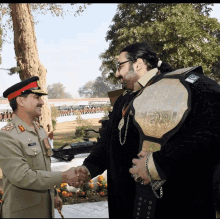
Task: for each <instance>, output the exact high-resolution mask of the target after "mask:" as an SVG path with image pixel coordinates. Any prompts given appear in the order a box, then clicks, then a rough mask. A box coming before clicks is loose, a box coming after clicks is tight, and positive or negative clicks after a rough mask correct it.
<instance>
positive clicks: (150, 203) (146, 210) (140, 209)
mask: <svg viewBox="0 0 220 219" xmlns="http://www.w3.org/2000/svg"><path fill="white" fill-rule="evenodd" d="M156 199H157V198H156V196H155V194H154V193H153V191H152V188H151V186H150V184H148V185H141V184H140V183H138V182H137V183H136V195H135V200H134V210H133V218H137V219H139V218H154V211H155V207H156Z"/></svg>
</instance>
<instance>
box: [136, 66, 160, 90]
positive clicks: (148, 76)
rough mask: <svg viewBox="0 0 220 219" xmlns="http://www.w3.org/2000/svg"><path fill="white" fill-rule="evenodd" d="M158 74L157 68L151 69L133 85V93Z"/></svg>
mask: <svg viewBox="0 0 220 219" xmlns="http://www.w3.org/2000/svg"><path fill="white" fill-rule="evenodd" d="M157 72H158V68H153V69H151V70H150V71H148V72H147V73H146V74H144V75H143V76H142V77H141V78H140V79H139V80H138V81H137V82H136V83H135V84H134V91H137V90H140V89H141V88H142V87H145V85H146V84H147V83H148V82H149V81H150V80H151V78H153V77H154V76H155V75H156V74H157Z"/></svg>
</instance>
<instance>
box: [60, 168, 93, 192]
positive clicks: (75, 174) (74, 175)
mask: <svg viewBox="0 0 220 219" xmlns="http://www.w3.org/2000/svg"><path fill="white" fill-rule="evenodd" d="M90 179H91V176H90V173H89V171H88V169H87V168H86V167H84V166H78V167H72V168H70V169H68V170H67V171H65V172H62V183H67V184H69V186H74V187H75V188H79V187H81V186H83V184H84V183H86V182H88V181H89V180H90Z"/></svg>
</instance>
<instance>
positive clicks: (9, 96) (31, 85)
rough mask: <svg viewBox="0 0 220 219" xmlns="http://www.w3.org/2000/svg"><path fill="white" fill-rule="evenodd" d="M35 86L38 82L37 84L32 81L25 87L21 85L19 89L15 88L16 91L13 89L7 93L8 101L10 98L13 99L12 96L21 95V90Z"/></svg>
mask: <svg viewBox="0 0 220 219" xmlns="http://www.w3.org/2000/svg"><path fill="white" fill-rule="evenodd" d="M35 87H38V84H37V82H36V81H34V82H32V83H30V84H28V85H27V86H25V87H22V88H21V89H20V90H17V91H15V92H13V93H11V94H9V95H8V101H10V100H11V99H13V98H15V97H17V96H19V95H21V92H22V91H25V90H29V89H31V88H35Z"/></svg>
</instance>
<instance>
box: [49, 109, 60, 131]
mask: <svg viewBox="0 0 220 219" xmlns="http://www.w3.org/2000/svg"><path fill="white" fill-rule="evenodd" d="M50 110H51V120H52V125H53V130H55V128H56V124H57V121H56V119H57V117H59V115H60V113H59V110H58V109H57V108H56V107H55V106H52V107H51V108H50Z"/></svg>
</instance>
